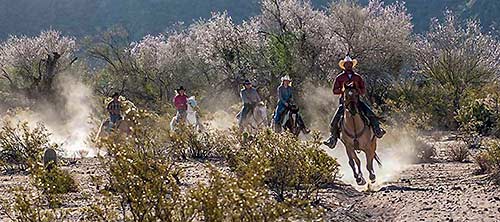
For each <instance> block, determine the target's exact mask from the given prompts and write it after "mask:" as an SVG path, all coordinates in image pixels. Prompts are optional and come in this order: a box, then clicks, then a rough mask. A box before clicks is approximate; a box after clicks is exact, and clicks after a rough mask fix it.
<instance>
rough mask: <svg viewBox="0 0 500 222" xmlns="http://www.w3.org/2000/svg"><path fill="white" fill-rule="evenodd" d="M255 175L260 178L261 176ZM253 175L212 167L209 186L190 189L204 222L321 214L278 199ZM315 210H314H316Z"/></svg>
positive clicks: (262, 219)
mask: <svg viewBox="0 0 500 222" xmlns="http://www.w3.org/2000/svg"><path fill="white" fill-rule="evenodd" d="M256 177H259V176H258V175H257V176H256ZM255 179H256V178H254V177H249V178H248V177H243V178H242V177H232V176H229V175H225V174H224V173H222V172H220V171H218V170H216V169H212V170H211V179H210V181H209V184H208V185H202V184H200V185H199V187H197V188H195V189H192V190H191V191H190V194H189V195H190V196H191V198H192V199H193V203H194V204H195V205H196V207H197V210H198V212H199V214H200V215H199V216H200V219H201V220H202V221H280V220H291V219H294V218H295V219H297V218H300V219H310V220H311V219H312V218H314V217H315V216H316V217H317V216H318V215H320V214H317V213H316V212H314V211H312V210H311V208H306V209H301V210H300V211H299V210H297V209H295V208H294V207H291V206H290V205H289V204H287V203H280V202H277V201H276V200H275V199H274V197H273V196H272V195H271V194H269V192H268V190H267V189H266V188H265V187H262V186H254V184H253V180H255ZM313 212H314V213H313Z"/></svg>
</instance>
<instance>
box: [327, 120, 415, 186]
mask: <svg viewBox="0 0 500 222" xmlns="http://www.w3.org/2000/svg"><path fill="white" fill-rule="evenodd" d="M415 138H416V135H415V134H414V132H413V131H412V130H407V129H398V128H393V129H390V130H388V133H387V134H386V135H385V136H384V137H383V138H382V139H380V140H378V141H377V142H378V145H377V154H378V156H379V157H380V159H381V162H382V167H379V166H378V164H376V162H375V161H374V164H373V165H374V169H375V174H376V175H377V180H376V183H375V184H371V188H370V189H371V190H379V189H380V188H382V187H383V186H384V185H387V183H388V182H390V181H392V180H393V179H396V178H397V177H398V176H399V175H400V173H401V172H402V171H403V170H405V169H408V168H409V167H410V166H411V165H412V164H413V163H415V161H416V154H415V150H416V143H415ZM325 149H326V151H327V152H328V153H329V154H330V155H331V156H333V157H335V158H337V161H338V162H339V164H340V165H341V167H340V169H341V173H342V175H343V176H342V178H341V180H342V181H343V182H345V183H347V184H351V185H352V186H353V187H355V188H356V189H358V190H366V186H363V187H360V186H357V184H356V182H355V180H354V175H353V172H352V169H351V167H350V166H349V162H348V158H347V154H346V152H345V147H344V146H343V144H342V143H341V142H340V140H339V142H338V143H337V147H336V148H335V149H334V150H332V149H329V148H326V147H325ZM358 157H359V158H360V160H361V166H362V169H361V170H362V172H363V177H364V178H365V179H366V180H367V182H368V175H369V173H368V171H367V170H366V156H365V154H364V152H360V153H358Z"/></svg>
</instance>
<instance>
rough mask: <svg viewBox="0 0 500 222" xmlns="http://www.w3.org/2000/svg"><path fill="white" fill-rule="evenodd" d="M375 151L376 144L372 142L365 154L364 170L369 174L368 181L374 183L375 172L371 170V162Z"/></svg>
mask: <svg viewBox="0 0 500 222" xmlns="http://www.w3.org/2000/svg"><path fill="white" fill-rule="evenodd" d="M376 149H377V142H376V140H373V141H372V143H371V144H370V149H369V150H368V151H367V152H366V169H367V170H368V172H369V173H370V181H371V182H372V183H375V179H376V176H375V170H374V169H373V160H374V159H375V151H376Z"/></svg>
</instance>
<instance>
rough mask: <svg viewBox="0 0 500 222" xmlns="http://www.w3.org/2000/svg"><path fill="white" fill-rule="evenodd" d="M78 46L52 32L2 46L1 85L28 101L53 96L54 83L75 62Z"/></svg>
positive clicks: (0, 51)
mask: <svg viewBox="0 0 500 222" xmlns="http://www.w3.org/2000/svg"><path fill="white" fill-rule="evenodd" d="M76 49H77V48H76V42H75V39H74V38H72V37H65V36H62V35H61V34H60V33H59V32H57V31H53V30H49V31H44V32H42V33H41V34H40V35H39V36H36V37H26V36H21V37H17V36H12V37H10V38H9V39H8V40H6V41H5V42H3V43H1V44H0V73H1V74H0V83H1V84H2V85H5V86H7V89H2V91H3V90H7V92H6V93H9V94H10V95H11V96H13V95H23V96H26V97H27V98H29V99H38V98H42V97H46V98H51V96H53V94H54V92H55V89H54V80H55V79H56V77H57V75H58V74H60V73H61V72H62V71H64V70H66V69H67V68H69V67H70V66H71V64H72V63H73V62H75V61H76V57H75V56H74V53H75V51H76Z"/></svg>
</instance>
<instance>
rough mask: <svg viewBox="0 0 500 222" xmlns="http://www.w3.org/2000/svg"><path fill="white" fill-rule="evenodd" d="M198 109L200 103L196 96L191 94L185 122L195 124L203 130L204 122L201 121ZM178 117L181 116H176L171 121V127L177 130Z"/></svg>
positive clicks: (199, 129) (198, 128) (198, 129)
mask: <svg viewBox="0 0 500 222" xmlns="http://www.w3.org/2000/svg"><path fill="white" fill-rule="evenodd" d="M196 109H198V103H197V102H196V97H194V96H191V97H189V98H188V100H187V110H186V119H185V122H186V123H187V124H189V125H191V126H194V127H195V128H196V130H197V131H202V130H203V124H201V122H200V118H199V116H198V112H197V111H196ZM178 118H181V117H180V116H177V115H176V116H174V117H173V118H172V120H171V121H170V129H171V130H175V128H176V125H177V124H178V122H179V121H180V120H179V121H178Z"/></svg>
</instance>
